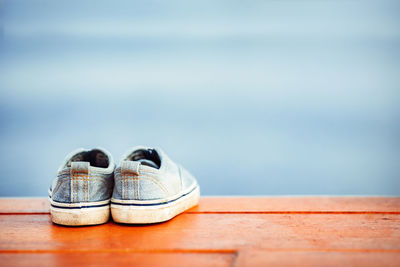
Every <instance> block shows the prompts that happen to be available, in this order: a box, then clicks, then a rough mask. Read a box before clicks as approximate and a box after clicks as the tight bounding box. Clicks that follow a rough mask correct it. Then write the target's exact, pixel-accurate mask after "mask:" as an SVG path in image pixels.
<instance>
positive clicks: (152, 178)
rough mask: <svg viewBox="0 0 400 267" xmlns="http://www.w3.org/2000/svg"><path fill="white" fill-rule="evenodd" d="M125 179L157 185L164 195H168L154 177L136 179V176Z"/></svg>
mask: <svg viewBox="0 0 400 267" xmlns="http://www.w3.org/2000/svg"><path fill="white" fill-rule="evenodd" d="M125 178H126V179H129V180H132V182H133V181H139V180H142V179H143V180H148V181H150V182H153V183H154V184H155V185H157V186H158V187H159V188H160V189H161V190H162V191H163V192H164V193H165V194H166V195H168V190H167V189H166V188H165V187H164V186H163V185H162V184H161V183H160V181H158V180H157V179H155V178H154V177H151V176H149V177H138V176H126V177H125Z"/></svg>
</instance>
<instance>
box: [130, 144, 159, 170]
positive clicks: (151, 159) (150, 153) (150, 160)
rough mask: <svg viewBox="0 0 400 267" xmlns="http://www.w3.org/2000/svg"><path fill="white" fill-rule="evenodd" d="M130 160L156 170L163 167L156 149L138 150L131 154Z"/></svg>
mask: <svg viewBox="0 0 400 267" xmlns="http://www.w3.org/2000/svg"><path fill="white" fill-rule="evenodd" d="M128 160H132V161H139V162H140V163H141V164H143V165H146V166H149V167H153V168H156V169H159V168H160V166H161V160H160V156H159V155H158V153H157V151H155V150H154V149H138V150H136V151H134V152H133V153H132V154H130V156H129V157H128Z"/></svg>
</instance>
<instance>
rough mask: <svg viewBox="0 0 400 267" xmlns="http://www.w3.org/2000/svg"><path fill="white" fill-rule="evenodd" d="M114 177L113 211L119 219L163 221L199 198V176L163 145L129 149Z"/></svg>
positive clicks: (138, 221)
mask: <svg viewBox="0 0 400 267" xmlns="http://www.w3.org/2000/svg"><path fill="white" fill-rule="evenodd" d="M114 179H115V186H114V192H113V197H112V199H111V214H112V217H113V220H114V221H115V222H119V223H137V224H140V223H157V222H163V221H167V220H169V219H171V218H173V217H174V216H176V215H178V214H179V213H182V212H183V211H185V210H187V209H189V208H191V207H193V206H195V205H197V203H198V202H199V197H200V188H199V185H198V184H197V181H196V179H195V178H194V177H193V176H192V175H191V174H190V173H189V172H188V171H186V170H185V169H184V168H182V167H181V166H179V165H177V164H176V163H174V162H173V161H172V160H171V159H170V158H169V157H168V156H167V155H166V154H165V153H164V152H163V151H162V150H161V149H152V148H147V147H135V148H133V149H131V150H129V151H128V152H127V153H126V154H125V155H124V156H123V157H122V160H121V165H120V166H119V167H117V168H116V170H115V177H114Z"/></svg>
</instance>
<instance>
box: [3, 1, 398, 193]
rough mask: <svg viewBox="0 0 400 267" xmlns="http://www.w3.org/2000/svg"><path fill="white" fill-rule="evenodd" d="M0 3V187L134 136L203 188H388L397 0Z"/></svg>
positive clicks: (118, 148)
mask: <svg viewBox="0 0 400 267" xmlns="http://www.w3.org/2000/svg"><path fill="white" fill-rule="evenodd" d="M0 5H1V7H0V12H1V13H0V23H1V37H0V38H1V39H0V90H1V98H0V127H1V128H0V149H1V150H0V151H1V153H0V162H1V165H0V167H1V168H0V196H45V195H46V191H47V188H48V186H49V184H50V181H51V180H52V178H53V177H54V175H55V174H56V170H57V168H58V166H59V164H60V163H61V162H62V160H63V158H64V156H65V155H66V154H67V153H68V152H70V151H71V150H73V149H75V148H77V147H87V148H91V147H94V146H102V147H105V148H107V149H108V150H110V151H111V152H112V154H113V155H114V156H115V158H116V160H117V161H118V160H119V158H120V156H121V155H122V153H124V152H125V151H126V150H127V149H128V148H129V147H131V146H135V145H138V144H143V145H149V146H159V147H162V148H163V149H164V150H165V151H166V152H167V153H168V154H169V155H170V157H171V158H172V159H174V160H176V161H177V162H179V163H181V164H182V165H183V166H185V167H186V168H187V169H188V170H190V171H191V172H192V173H193V174H194V175H195V176H196V177H197V178H198V180H199V183H200V186H201V189H202V194H204V195H231V194H235V195H264V194H267V195H281V194H285V195H287V194H301V195H304V194H330V195H332V194H339V195H343V194H351V195H358V194H361V195H365V194H373V195H400V164H399V163H400V141H399V137H400V123H399V122H400V105H399V104H400V75H399V74H400V61H399V59H400V16H399V14H400V12H399V11H400V3H399V2H398V1H387V0H384V1H365V0H362V1H361V0H360V1H250V2H246V1H245V2H243V1H232V0H230V1H177V0H172V1H136V0H135V1H112V2H109V1H50V0H46V1H28V0H23V1H20V0H12V1H11V0H9V1H7V0H6V1H3V2H1V3H0Z"/></svg>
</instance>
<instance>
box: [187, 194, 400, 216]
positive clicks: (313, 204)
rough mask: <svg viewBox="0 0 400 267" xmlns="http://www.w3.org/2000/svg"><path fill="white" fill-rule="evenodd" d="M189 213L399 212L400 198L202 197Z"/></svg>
mask: <svg viewBox="0 0 400 267" xmlns="http://www.w3.org/2000/svg"><path fill="white" fill-rule="evenodd" d="M189 212H236V213H241V212H243V213H274V212H277V213H284V212H294V213H297V212H317V213H318V212H322V213H327V212H330V213H353V212H355V213H357V212H360V213H364V212H365V213H369V212H370V213H386V212H388V213H399V214H400V198H399V197H202V199H201V201H200V204H199V205H198V206H197V207H194V208H192V209H191V210H190V211H189Z"/></svg>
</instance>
